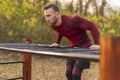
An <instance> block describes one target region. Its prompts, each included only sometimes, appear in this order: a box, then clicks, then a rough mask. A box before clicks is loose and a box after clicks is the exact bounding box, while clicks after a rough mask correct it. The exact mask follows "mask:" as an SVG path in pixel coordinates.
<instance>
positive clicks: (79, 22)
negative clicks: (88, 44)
mask: <svg viewBox="0 0 120 80" xmlns="http://www.w3.org/2000/svg"><path fill="white" fill-rule="evenodd" d="M73 23H74V24H76V26H77V27H78V28H81V29H83V30H90V32H91V34H92V36H93V38H94V43H95V44H99V37H100V33H99V29H98V26H97V25H96V24H95V23H93V22H91V21H88V20H87V19H85V18H81V17H80V16H75V17H74V20H73Z"/></svg>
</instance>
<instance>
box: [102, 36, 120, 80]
mask: <svg viewBox="0 0 120 80" xmlns="http://www.w3.org/2000/svg"><path fill="white" fill-rule="evenodd" d="M100 44H101V50H100V80H120V38H118V37H101V39H100Z"/></svg>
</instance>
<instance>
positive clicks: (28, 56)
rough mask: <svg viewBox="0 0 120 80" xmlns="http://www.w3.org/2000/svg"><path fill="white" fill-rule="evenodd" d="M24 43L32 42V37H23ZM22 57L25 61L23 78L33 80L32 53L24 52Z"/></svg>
mask: <svg viewBox="0 0 120 80" xmlns="http://www.w3.org/2000/svg"><path fill="white" fill-rule="evenodd" d="M23 43H25V44H29V43H32V41H31V40H30V39H23ZM22 58H23V61H24V65H23V79H24V80H31V69H32V66H31V64H32V58H31V54H28V53H24V54H23V57H22Z"/></svg>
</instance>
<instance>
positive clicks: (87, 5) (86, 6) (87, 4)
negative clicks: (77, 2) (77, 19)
mask: <svg viewBox="0 0 120 80" xmlns="http://www.w3.org/2000/svg"><path fill="white" fill-rule="evenodd" d="M90 3H91V0H88V1H87V3H86V5H85V11H84V16H86V15H87V11H88V7H89V5H90Z"/></svg>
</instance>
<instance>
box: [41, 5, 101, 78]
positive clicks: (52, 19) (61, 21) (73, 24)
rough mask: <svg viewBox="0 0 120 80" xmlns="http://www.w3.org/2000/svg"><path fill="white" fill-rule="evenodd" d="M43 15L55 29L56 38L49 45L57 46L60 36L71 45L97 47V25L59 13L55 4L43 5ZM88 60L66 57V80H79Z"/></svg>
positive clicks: (77, 17) (87, 64) (87, 65)
mask: <svg viewBox="0 0 120 80" xmlns="http://www.w3.org/2000/svg"><path fill="white" fill-rule="evenodd" d="M43 10H44V16H45V19H46V22H47V23H48V25H49V26H50V27H51V28H52V29H54V30H55V31H57V39H56V41H55V42H54V43H53V44H52V45H51V46H59V44H60V41H61V39H62V37H66V38H67V39H68V40H69V43H70V46H71V47H80V48H84V47H91V48H99V47H100V46H99V45H98V44H99V31H98V27H97V25H95V24H94V23H93V22H90V21H88V20H86V19H84V18H82V17H80V16H66V15H61V14H60V11H59V8H58V7H57V6H56V5H55V4H50V3H48V4H46V5H45V6H43ZM86 30H90V31H91V33H92V36H93V38H94V41H95V45H92V43H91V40H90V39H89V36H88V34H87V33H86ZM89 66H90V61H88V60H74V59H68V60H67V65H66V76H67V79H68V80H81V74H82V71H83V69H86V68H89Z"/></svg>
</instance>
